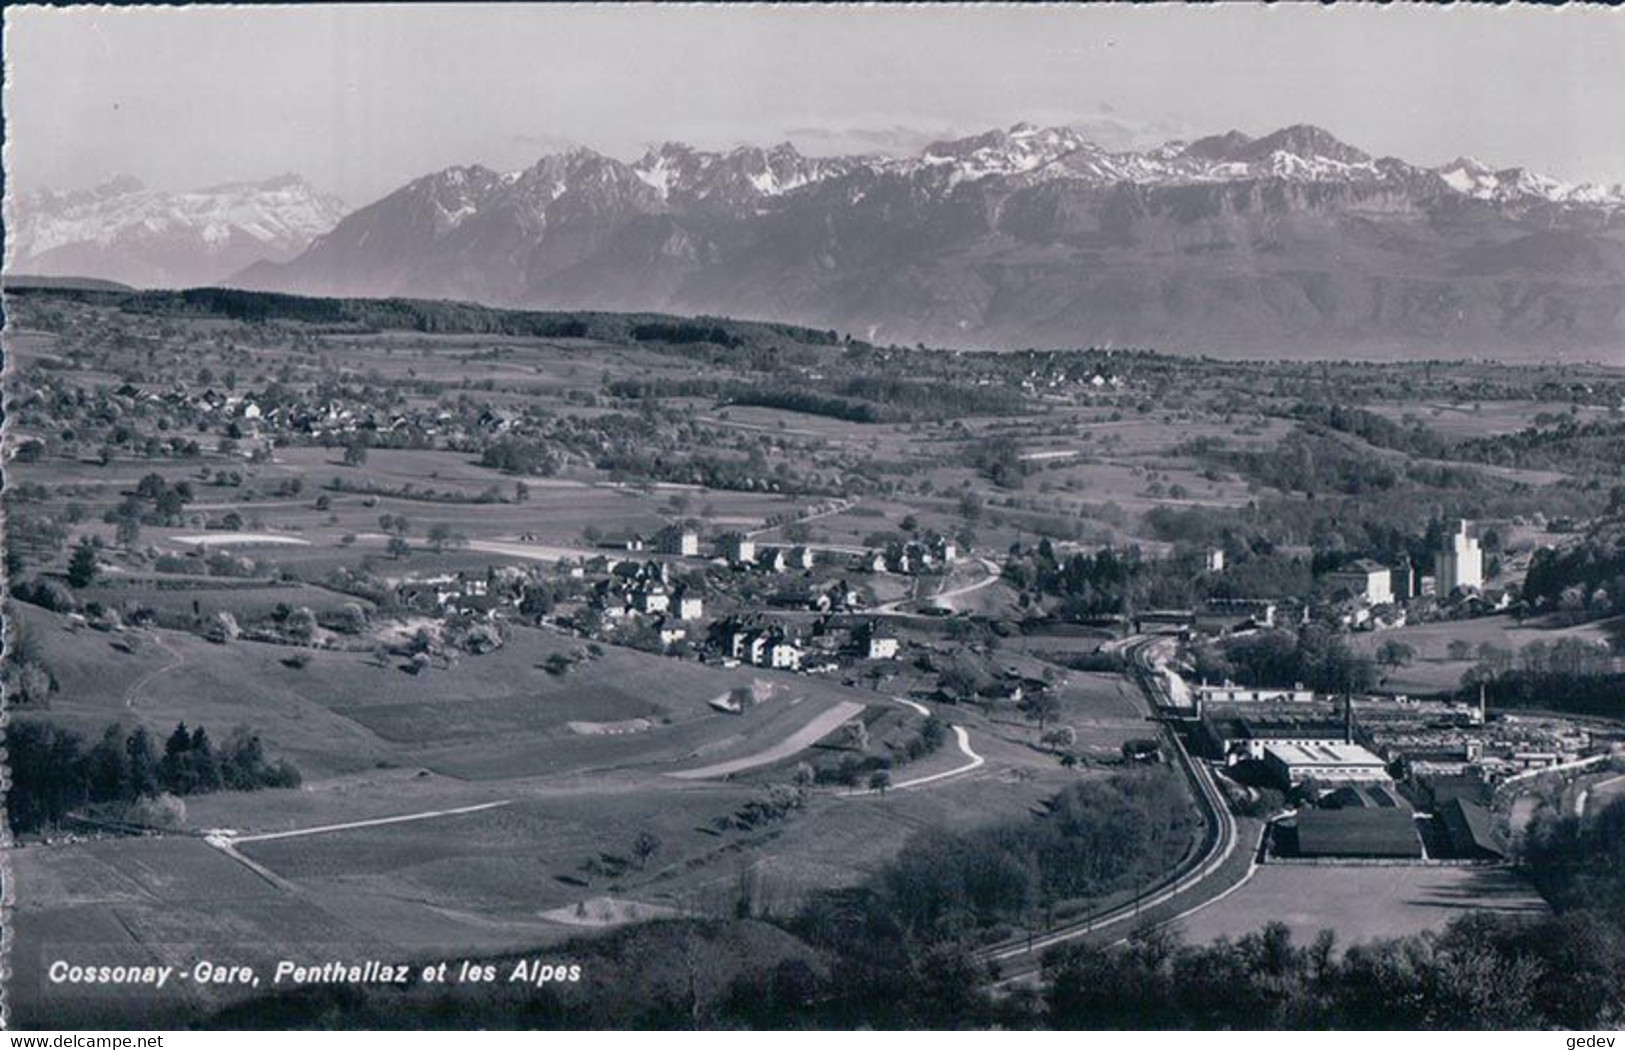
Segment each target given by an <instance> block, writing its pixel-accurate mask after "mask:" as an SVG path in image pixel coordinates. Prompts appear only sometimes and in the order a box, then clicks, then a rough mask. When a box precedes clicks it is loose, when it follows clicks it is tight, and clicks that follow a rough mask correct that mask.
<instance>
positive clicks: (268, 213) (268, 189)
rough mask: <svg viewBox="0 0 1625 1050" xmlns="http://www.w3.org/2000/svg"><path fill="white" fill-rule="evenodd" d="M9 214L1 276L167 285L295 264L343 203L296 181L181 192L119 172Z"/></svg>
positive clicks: (30, 197)
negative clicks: (259, 265)
mask: <svg viewBox="0 0 1625 1050" xmlns="http://www.w3.org/2000/svg"><path fill="white" fill-rule="evenodd" d="M13 216H14V219H15V223H14V225H13V226H12V228H11V232H10V233H9V234H8V236H7V244H6V255H7V266H6V269H7V271H8V272H11V273H29V274H37V275H42V276H91V277H103V278H108V279H111V280H116V281H122V282H124V283H127V284H136V285H148V286H173V285H196V284H207V283H210V282H214V281H219V280H222V279H223V278H225V277H227V276H229V275H230V274H232V273H235V272H236V271H238V270H240V269H242V268H243V267H245V266H248V265H250V264H252V263H255V262H258V261H260V260H264V259H271V260H277V261H280V260H284V259H289V258H292V257H293V256H294V255H297V254H298V253H299V252H300V251H302V250H304V249H305V248H306V247H308V246H309V244H310V242H311V240H312V238H314V237H316V236H317V235H318V234H322V233H326V232H327V231H328V230H330V229H332V228H333V226H334V225H336V224H337V223H338V221H339V220H340V219H342V218H343V217H344V206H343V204H342V202H340V201H339V199H338V198H336V197H333V196H330V195H327V194H323V193H319V192H317V191H316V190H314V189H312V188H311V187H310V186H309V185H308V184H307V183H306V182H305V181H304V180H303V179H301V178H300V177H299V176H297V175H282V176H278V177H276V178H273V179H267V180H265V181H264V182H241V183H229V184H225V185H220V186H210V187H208V188H205V189H199V190H191V191H187V192H183V193H176V192H170V191H164V190H152V189H148V188H147V187H146V186H144V185H142V183H141V181H140V180H139V179H136V178H134V177H133V176H129V175H120V176H118V177H116V178H114V179H111V180H109V181H108V182H105V183H103V184H101V185H99V186H96V187H95V188H93V189H88V190H79V191H75V192H71V193H54V192H52V191H50V190H43V191H38V192H35V193H29V194H23V195H20V196H19V197H18V199H17V200H16V201H15V202H14V206H13Z"/></svg>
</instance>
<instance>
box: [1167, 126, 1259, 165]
mask: <svg viewBox="0 0 1625 1050" xmlns="http://www.w3.org/2000/svg"><path fill="white" fill-rule="evenodd" d="M1252 142H1253V137H1252V136H1251V135H1247V134H1244V133H1243V132H1240V131H1236V130H1234V129H1232V130H1230V131H1227V132H1225V133H1224V134H1222V135H1208V136H1206V137H1204V138H1199V139H1197V140H1196V141H1195V142H1192V143H1191V144H1190V145H1188V146H1186V147H1185V151H1184V152H1185V154H1186V155H1187V156H1191V157H1200V158H1201V159H1203V160H1235V159H1236V158H1237V157H1238V156H1240V155H1241V152H1242V151H1243V150H1245V149H1246V148H1247V147H1248V146H1250V145H1252Z"/></svg>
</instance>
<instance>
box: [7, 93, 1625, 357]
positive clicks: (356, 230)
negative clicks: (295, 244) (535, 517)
mask: <svg viewBox="0 0 1625 1050" xmlns="http://www.w3.org/2000/svg"><path fill="white" fill-rule="evenodd" d="M306 192H308V190H307V191H306ZM110 196H111V198H112V199H116V198H118V197H120V196H121V195H120V194H117V193H114V194H111V195H110ZM183 196H184V195H183ZM252 196H255V197H256V199H258V197H259V195H258V194H255V195H252ZM311 198H312V200H314V199H316V198H315V195H313V194H312V195H311ZM53 200H56V201H61V200H62V198H53ZM82 207H83V208H85V209H86V214H90V210H91V209H100V208H108V207H110V206H109V205H108V204H106V203H101V202H97V203H94V204H85V205H82ZM121 207H122V206H121ZM47 210H49V211H51V212H52V213H53V215H55V214H57V213H60V212H62V211H64V210H65V209H64V208H63V207H62V206H61V205H60V204H58V205H57V206H56V207H55V208H53V209H47ZM66 210H71V209H66ZM132 210H134V209H132ZM174 211H184V209H179V208H175V207H174V205H173V204H172V205H171V213H173V212H174ZM292 212H293V213H296V214H298V215H299V216H300V217H301V221H300V222H293V221H289V222H286V223H284V224H282V225H279V226H276V227H275V228H276V229H278V230H284V229H285V230H288V231H290V237H289V238H288V240H283V241H279V242H278V243H279V245H285V244H287V243H288V241H289V240H292V239H293V238H294V236H299V235H302V236H303V237H304V238H307V239H309V245H308V247H306V248H305V249H304V250H302V251H297V253H296V254H295V253H294V252H293V251H287V250H285V249H282V248H279V249H278V251H271V250H265V251H262V252H261V253H260V257H261V258H263V259H264V260H266V261H262V262H259V263H257V264H255V265H252V266H247V267H246V268H245V269H243V270H242V271H241V272H239V273H237V274H236V275H235V276H234V277H232V278H231V280H230V282H229V283H232V284H235V285H239V286H243V287H254V288H265V289H274V290H284V291H294V292H302V293H306V294H317V295H321V294H331V295H407V296H423V297H450V298H461V299H474V300H479V301H483V302H488V303H492V304H497V305H512V306H534V307H548V308H561V309H569V308H592V309H610V310H664V311H670V312H676V313H726V314H732V315H736V316H749V317H761V318H772V319H781V320H787V321H795V322H800V323H805V324H812V325H815V326H818V327H821V328H839V329H841V330H844V331H850V332H853V333H854V334H859V335H864V336H866V337H868V338H872V339H883V340H895V341H907V342H912V341H915V340H925V341H928V342H939V343H946V344H950V345H979V346H1026V345H1078V344H1088V343H1096V344H1099V343H1119V344H1121V343H1132V344H1137V345H1147V344H1155V345H1161V346H1164V347H1167V348H1171V349H1192V350H1202V349H1213V350H1223V349H1226V348H1240V349H1247V350H1251V351H1256V352H1271V351H1293V352H1296V351H1299V350H1302V349H1305V348H1312V349H1313V348H1318V349H1319V350H1322V351H1325V350H1332V351H1342V350H1349V349H1353V348H1358V347H1368V348H1372V349H1381V350H1382V352H1399V353H1404V352H1409V350H1410V349H1411V348H1416V349H1418V350H1420V351H1427V350H1429V349H1432V350H1443V349H1448V350H1450V351H1476V350H1485V351H1493V350H1496V349H1499V348H1506V347H1512V346H1516V347H1520V348H1524V349H1530V348H1541V347H1555V348H1558V349H1566V348H1574V349H1587V350H1589V349H1599V348H1600V349H1602V350H1604V351H1606V352H1607V353H1610V354H1614V353H1617V354H1620V355H1621V356H1622V357H1625V186H1620V185H1612V186H1603V185H1596V184H1582V185H1571V184H1567V183H1563V182H1560V181H1558V180H1555V179H1551V178H1548V177H1545V176H1541V175H1537V174H1534V173H1532V172H1529V171H1526V170H1524V169H1520V168H1503V169H1497V168H1494V167H1491V166H1489V165H1486V164H1483V163H1480V162H1478V161H1474V160H1471V159H1465V158H1464V159H1461V160H1457V161H1453V162H1451V163H1449V164H1446V165H1443V166H1441V167H1438V168H1429V167H1426V166H1419V165H1414V164H1410V163H1407V162H1405V161H1403V160H1400V159H1397V158H1393V157H1373V156H1372V155H1370V154H1368V153H1366V152H1364V151H1362V150H1360V149H1358V148H1356V147H1354V146H1351V145H1348V144H1347V143H1344V142H1341V141H1339V140H1338V139H1337V138H1336V137H1335V136H1333V135H1332V134H1330V133H1329V132H1327V131H1325V130H1323V129H1320V128H1317V127H1313V126H1309V125H1297V126H1293V127H1288V128H1283V129H1281V130H1279V131H1276V132H1273V133H1271V134H1269V135H1265V136H1263V137H1260V138H1253V137H1251V136H1248V135H1245V134H1242V133H1240V132H1236V131H1231V132H1228V133H1225V134H1219V135H1212V136H1208V137H1206V138H1200V139H1196V140H1194V141H1189V142H1184V141H1181V142H1170V143H1167V144H1165V145H1163V146H1159V147H1156V148H1153V149H1148V150H1143V151H1129V150H1111V149H1106V148H1103V147H1101V146H1099V145H1097V144H1095V143H1093V142H1091V141H1089V140H1088V138H1087V137H1086V136H1084V135H1082V134H1081V133H1079V132H1078V131H1076V130H1074V129H1071V128H1066V127H1051V128H1041V127H1036V126H1033V125H1030V124H1018V125H1016V126H1014V127H1011V128H1007V129H995V130H992V131H988V132H986V133H983V134H979V135H974V136H970V137H965V138H958V139H951V140H944V141H940V142H935V143H932V144H931V145H929V146H928V147H926V148H925V149H923V150H922V151H920V152H919V153H918V154H916V155H914V156H908V157H895V156H884V155H847V156H833V157H811V156H806V155H804V154H802V153H800V152H799V151H797V150H796V149H795V148H794V147H793V146H791V145H789V144H782V145H779V146H774V147H771V148H761V147H755V146H742V147H739V148H735V149H731V150H721V151H715V150H701V149H696V148H694V147H691V146H688V145H684V144H682V143H666V144H664V145H660V146H657V147H654V148H651V149H649V150H648V151H647V152H646V153H644V155H643V156H641V157H639V158H637V159H636V160H634V161H631V162H625V161H622V160H618V159H616V158H613V157H608V156H605V155H603V154H600V153H597V152H594V151H593V150H590V149H584V148H575V149H571V150H569V151H567V152H560V153H554V154H550V155H548V156H545V157H543V158H542V159H541V160H539V161H538V162H537V163H536V164H534V165H532V166H531V167H529V168H525V169H523V170H520V171H512V172H506V173H502V172H496V171H492V170H490V169H488V168H485V167H482V166H479V165H472V166H464V167H454V168H448V169H445V170H443V171H440V172H436V173H433V174H430V175H425V176H423V177H422V178H418V179H415V180H413V181H412V182H410V183H408V184H406V185H404V186H402V187H401V188H399V189H397V190H395V191H394V192H392V193H390V194H388V195H386V196H385V197H383V198H382V199H380V200H378V201H375V202H373V203H372V204H369V205H367V206H365V207H363V208H360V209H358V210H356V211H354V212H351V213H350V214H348V215H345V216H343V217H342V219H340V218H339V217H338V216H337V214H336V213H334V214H332V215H330V216H327V217H325V218H318V209H316V208H314V207H307V208H294V209H292ZM107 214H110V215H111V214H115V212H114V211H109V212H107ZM278 214H281V213H280V212H278ZM23 217H24V219H25V221H26V219H27V216H26V215H25V216H23ZM304 219H308V220H309V221H308V224H307V223H305V222H303V220H304ZM240 225H241V228H243V229H245V230H246V229H248V228H253V229H270V228H272V226H271V224H270V222H269V220H266V219H262V220H261V221H257V222H249V223H243V224H240ZM52 228H53V229H64V228H66V226H65V224H64V223H63V222H62V220H60V219H56V220H55V224H54V225H53V226H52ZM80 228H81V229H82V230H83V231H84V233H85V235H87V236H88V234H89V233H91V232H93V231H95V230H97V229H99V227H98V220H90V221H87V222H85V223H82V224H81V227H80ZM202 228H214V229H219V226H218V225H215V226H213V227H210V226H209V224H207V223H205V224H203V227H202ZM294 230H297V231H299V232H298V234H297V235H295V234H293V233H292V231H294ZM52 236H55V237H58V238H59V241H58V242H52V243H65V242H62V241H61V240H60V238H62V237H63V235H62V234H60V233H53V234H52ZM102 239H103V241H106V240H107V239H108V238H106V237H103V238H102ZM200 239H203V238H200ZM120 240H121V238H120V237H117V236H115V237H113V238H112V241H113V242H115V244H116V243H118V242H119V241H120ZM33 243H36V244H37V243H45V241H44V240H43V239H42V238H41V237H40V235H39V234H35V235H34V241H33ZM75 243H83V242H75ZM52 250H57V251H60V250H61V249H59V248H58V249H52ZM279 253H280V257H279ZM39 254H40V253H39V252H38V251H37V250H36V251H35V257H36V258H37V257H39ZM12 269H13V270H14V271H16V270H20V269H21V267H20V266H17V265H14V266H13V267H12ZM52 272H63V271H62V270H61V269H57V270H54V271H52ZM79 272H81V273H84V274H86V275H94V276H113V277H116V278H118V279H129V277H130V276H131V275H130V274H129V273H128V272H127V271H125V272H122V273H121V272H120V271H118V270H115V269H111V268H99V269H82V270H80V271H79ZM137 283H151V282H150V281H137Z"/></svg>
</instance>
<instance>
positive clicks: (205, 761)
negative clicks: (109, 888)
mask: <svg viewBox="0 0 1625 1050" xmlns="http://www.w3.org/2000/svg"><path fill="white" fill-rule="evenodd" d="M6 756H7V757H6V761H7V764H8V765H9V767H10V772H11V786H10V789H9V791H8V792H7V795H6V819H7V821H8V822H9V824H10V826H11V830H12V831H13V832H14V833H21V832H29V831H39V830H41V829H44V828H49V827H52V826H55V825H57V824H60V823H61V822H62V821H63V820H64V819H66V818H67V817H68V816H70V815H72V814H74V813H77V812H80V811H81V810H83V809H84V808H85V807H87V806H92V807H107V808H108V809H110V810H113V811H115V812H122V810H123V809H124V808H127V807H129V806H130V805H132V804H135V803H139V802H141V801H142V800H144V799H153V798H156V797H158V796H160V795H163V794H168V795H175V796H183V797H184V796H186V795H201V794H208V793H210V792H214V791H225V790H229V791H255V790H259V789H262V788H290V787H298V786H299V784H300V781H301V778H300V775H299V771H298V770H297V769H296V768H294V766H293V765H292V764H291V763H289V762H288V761H287V760H286V759H278V760H275V761H272V760H271V759H270V758H268V757H267V756H266V754H265V747H264V745H263V744H262V743H261V741H260V738H259V736H258V735H257V734H255V733H254V732H253V731H252V730H250V729H249V728H248V727H247V726H238V727H237V728H235V729H233V730H232V731H231V733H230V734H229V735H227V737H226V739H225V741H224V742H223V743H222V744H221V745H220V746H219V747H216V746H215V744H214V741H213V739H212V738H211V737H210V736H209V733H208V731H207V730H205V729H204V728H203V727H202V726H198V727H196V728H194V729H188V728H187V727H186V724H185V723H184V722H183V723H180V724H178V725H176V727H175V729H174V731H173V732H172V733H170V735H169V737H168V738H167V739H166V740H165V741H164V743H163V746H162V748H161V749H160V748H159V746H158V745H157V743H156V742H155V741H154V739H153V737H152V735H151V734H150V733H148V732H147V729H146V727H145V726H136V727H134V728H126V727H124V726H122V725H120V724H118V723H116V722H115V723H112V724H110V725H108V726H107V728H106V729H105V730H103V732H102V735H101V738H100V739H99V740H97V742H96V743H95V744H94V745H90V746H87V745H86V742H85V739H84V738H83V737H82V736H80V735H79V734H78V733H75V732H73V731H72V730H69V729H64V728H62V727H60V726H57V725H53V724H51V723H49V722H42V721H37V720H33V719H27V720H20V721H15V722H13V723H11V724H10V725H9V726H7V727H6Z"/></svg>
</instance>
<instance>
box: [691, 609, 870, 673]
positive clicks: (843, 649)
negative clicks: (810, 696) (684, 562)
mask: <svg viewBox="0 0 1625 1050" xmlns="http://www.w3.org/2000/svg"><path fill="white" fill-rule="evenodd" d="M711 644H712V645H713V646H714V647H715V648H716V650H717V651H718V653H720V654H721V655H722V657H723V659H724V660H725V661H738V662H740V663H748V664H751V665H753V666H757V667H772V668H777V669H780V670H790V671H801V670H807V671H832V670H835V669H837V668H838V667H840V666H841V660H842V658H843V657H844V658H846V659H849V660H895V659H896V658H897V655H898V653H899V651H900V650H901V642H900V641H899V639H898V638H897V636H896V635H894V634H892V633H890V632H889V631H887V630H886V629H885V628H884V627H882V626H881V625H880V623H879V622H877V621H875V620H863V621H860V622H858V623H855V624H854V623H851V622H844V621H842V620H837V618H836V617H834V616H822V617H819V618H818V619H817V620H816V621H814V622H813V624H812V626H811V628H810V630H809V631H808V632H807V633H806V635H805V636H803V637H798V636H797V635H796V634H794V633H792V631H791V630H790V628H788V627H787V626H785V625H784V624H781V623H772V622H764V621H763V620H761V619H759V618H757V617H752V616H732V617H728V618H727V619H724V620H720V621H718V622H717V623H715V624H713V625H712V626H711Z"/></svg>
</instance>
